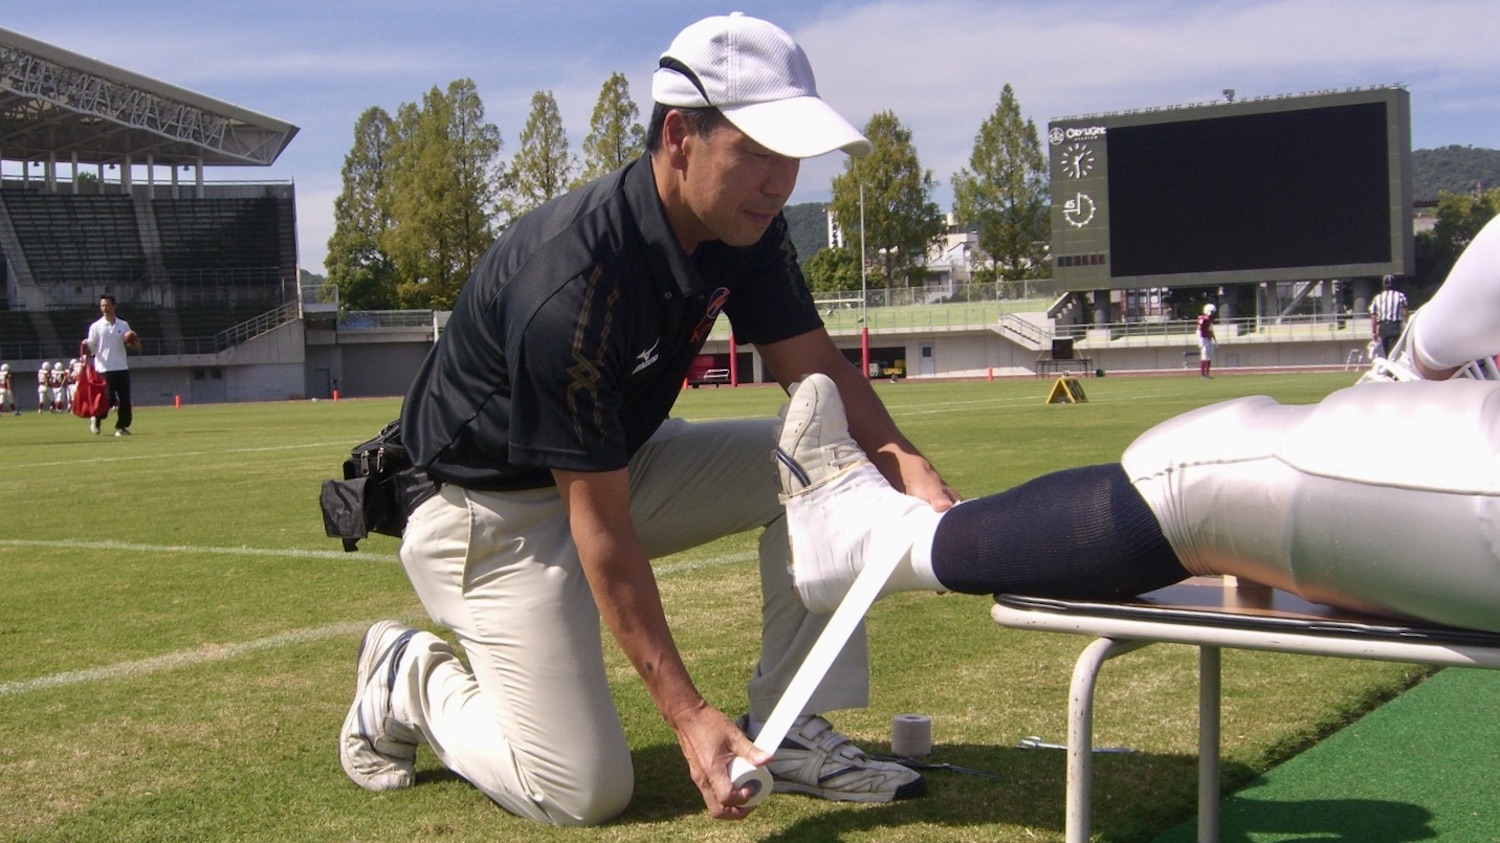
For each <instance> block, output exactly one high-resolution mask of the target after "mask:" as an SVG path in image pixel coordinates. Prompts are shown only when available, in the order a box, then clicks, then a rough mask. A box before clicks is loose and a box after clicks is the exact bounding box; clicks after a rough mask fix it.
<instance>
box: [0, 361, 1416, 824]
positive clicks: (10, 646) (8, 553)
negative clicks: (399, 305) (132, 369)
mask: <svg viewBox="0 0 1500 843" xmlns="http://www.w3.org/2000/svg"><path fill="white" fill-rule="evenodd" d="M1351 380H1352V378H1351V376H1349V375H1345V374H1338V375H1314V374H1290V375H1274V376H1273V375H1265V376H1226V377H1219V378H1216V379H1214V380H1211V381H1204V380H1201V379H1199V378H1196V377H1162V378H1147V377H1137V378H1104V379H1098V380H1087V381H1084V382H1083V385H1084V387H1085V389H1086V393H1087V397H1088V399H1089V400H1088V402H1087V403H1083V404H1075V405H1047V404H1045V403H1044V399H1045V397H1046V395H1047V393H1048V391H1049V388H1050V386H1051V383H1050V382H1048V381H1045V380H1015V381H996V382H966V383H919V382H910V381H908V382H903V383H899V384H888V383H880V384H878V385H877V388H878V389H879V390H880V392H881V393H882V395H883V397H884V398H885V399H886V401H887V403H888V404H889V406H890V407H891V409H892V413H893V415H894V416H895V417H896V419H897V421H898V422H899V423H900V424H901V425H902V426H903V427H904V428H905V429H906V430H907V431H908V433H909V434H910V435H911V437H912V439H913V440H915V441H916V442H917V443H918V444H919V445H920V446H921V447H922V448H923V449H924V451H926V452H927V453H928V455H929V456H931V457H932V458H933V460H934V461H935V462H936V463H937V464H938V466H939V467H940V468H942V469H943V471H944V473H945V474H946V475H947V476H948V478H949V480H950V481H951V482H952V483H953V484H954V485H955V486H956V487H957V488H958V489H959V490H960V491H961V492H962V493H963V494H965V495H967V496H978V495H982V494H985V493H988V492H992V491H996V490H999V489H1003V488H1006V487H1008V486H1011V485H1014V484H1016V483H1018V482H1021V481H1023V480H1026V479H1028V478H1030V477H1033V476H1035V475H1037V474H1040V473H1043V472H1046V471H1049V470H1054V469H1059V468H1065V467H1069V466H1076V465H1083V464H1089V463H1098V462H1112V461H1115V460H1116V459H1117V458H1118V456H1119V454H1120V452H1121V451H1122V450H1123V448H1124V447H1125V446H1126V445H1127V444H1128V443H1129V442H1130V440H1131V439H1132V438H1133V437H1134V436H1135V435H1136V434H1138V433H1139V432H1141V431H1142V430H1144V429H1145V428H1147V427H1148V426H1150V425H1151V424H1153V423H1155V422H1158V421H1160V420H1162V419H1165V418H1167V417H1169V416H1172V415H1174V414H1177V413H1179V412H1182V411H1185V410H1188V409H1191V408H1193V407H1196V406H1200V405H1202V404H1205V403H1209V402H1211V401H1215V400H1220V399H1224V398H1229V397H1234V396H1237V395H1244V394H1252V393H1264V394H1270V395H1274V396H1276V397H1278V398H1280V399H1281V400H1283V401H1287V402H1310V401H1315V400H1317V399H1318V398H1320V397H1322V396H1323V395H1325V394H1327V393H1328V392H1329V391H1331V390H1333V389H1336V388H1338V387H1341V386H1344V385H1346V384H1348V383H1350V382H1351ZM780 399H781V395H780V393H779V392H778V391H776V390H774V389H771V388H765V387H750V388H743V389H736V390H731V389H701V390H690V391H688V392H686V393H685V394H684V396H683V399H682V401H681V402H680V404H679V408H678V410H679V413H680V414H681V415H684V416H686V417H689V418H698V419H707V418H723V417H738V416H746V415H757V414H772V413H774V412H775V411H776V408H777V406H778V405H779V403H780ZM396 412H397V402H396V401H394V400H379V401H376V400H371V401H342V402H328V401H324V402H319V403H312V402H297V403H285V404H261V405H228V406H204V407H183V408H181V409H173V408H143V409H140V410H138V411H137V414H136V423H135V425H134V430H135V432H136V435H135V436H133V437H131V438H128V439H116V438H114V437H111V436H108V435H105V436H99V437H95V436H91V435H89V433H88V429H87V425H86V424H85V423H84V422H83V421H81V420H78V419H75V418H73V417H71V416H68V417H63V416H37V415H35V414H29V415H26V416H23V417H20V418H13V417H8V416H7V417H4V418H0V454H3V458H4V462H3V465H4V472H3V480H0V644H3V650H0V653H3V656H0V805H3V806H4V807H5V809H4V811H0V839H3V840H12V841H64V840H66V841H94V840H124V841H221V840H222V841H230V840H233V841H285V840H310V841H341V840H360V841H376V840H379V841H401V840H418V839H424V840H425V839H443V840H451V841H469V840H474V841H478V840H485V841H493V840H540V841H565V840H590V841H596V840H597V841H662V840H666V841H700V840H713V841H750V840H755V841H783V840H784V841H792V840H796V841H803V840H830V841H831V840H840V841H934V840H936V841H971V840H996V841H1037V840H1043V841H1046V840H1061V839H1062V819H1063V763H1064V758H1063V755H1062V754H1061V753H1058V752H1055V751H1024V750H1018V749H1015V748H1014V744H1015V742H1016V741H1017V740H1018V739H1020V738H1021V737H1023V736H1026V735H1040V736H1043V737H1045V738H1047V739H1049V740H1056V741H1059V742H1060V741H1061V740H1062V739H1063V738H1064V736H1065V731H1066V715H1065V709H1066V699H1067V682H1068V677H1069V673H1070V671H1071V669H1072V663H1073V660H1074V658H1076V656H1077V654H1078V652H1079V650H1080V649H1081V648H1082V647H1083V645H1084V644H1085V643H1086V641H1085V640H1084V639H1082V638H1079V637H1075V636H1062V635H1050V634H1046V633H1036V632H1021V631H1013V630H1004V629H1001V628H999V627H997V626H996V625H995V624H994V623H993V622H991V621H990V619H989V615H988V608H989V607H988V602H987V601H986V600H984V599H982V598H977V597H967V596H959V595H929V594H907V595H896V596H894V597H892V598H889V599H888V600H885V601H883V602H882V603H880V604H879V605H877V606H876V607H875V608H874V610H873V611H872V612H871V614H870V617H869V630H870V639H871V648H872V655H873V660H874V664H875V668H874V669H875V673H874V684H873V704H872V706H871V708H870V709H868V710H865V711H853V712H840V713H834V714H833V715H832V719H833V720H834V722H835V723H836V724H837V725H838V726H839V727H840V728H841V729H842V730H844V731H845V732H847V733H849V734H850V735H851V736H853V737H855V738H856V739H857V740H858V741H859V742H860V743H861V744H863V745H864V746H865V747H866V748H868V749H869V750H871V751H874V752H881V751H885V750H887V749H888V748H889V747H888V741H889V737H890V724H891V718H892V717H893V716H894V715H895V714H897V713H902V712H920V713H925V714H928V715H930V716H931V717H932V718H933V724H934V725H933V733H934V740H935V744H936V747H935V750H934V753H933V756H932V757H931V759H930V760H931V761H933V762H946V763H949V764H953V765H957V766H961V767H967V768H973V769H977V770H984V771H988V772H991V773H993V774H995V775H997V776H999V779H998V780H996V779H993V778H989V777H982V776H975V775H967V774H960V773H954V772H951V771H945V770H935V771H933V772H931V773H929V774H928V776H929V782H930V788H929V794H928V796H926V797H924V798H922V799H918V800H912V801H910V802H903V803H897V804H892V805H881V806H853V805H847V804H833V803H827V802H821V801H817V800H812V799H806V798H800V797H775V798H773V799H772V800H770V801H769V802H768V803H767V804H766V805H765V806H764V807H762V808H761V809H760V810H758V811H757V812H756V813H755V814H754V815H753V816H752V817H751V818H750V819H748V820H746V821H744V822H740V823H722V822H717V821H714V820H710V819H708V818H707V817H706V816H705V815H704V813H703V811H702V805H701V803H700V802H699V799H698V796H697V793H696V791H695V789H694V788H693V786H692V784H691V783H690V782H689V781H688V779H687V776H686V766H685V764H684V763H683V761H682V759H681V757H680V755H679V753H678V749H677V745H676V743H675V741H674V740H673V738H672V736H671V734H670V732H669V730H667V729H666V727H665V726H664V725H663V724H662V723H661V721H660V719H659V718H658V717H657V715H656V713H655V710H654V708H653V706H652V705H651V703H650V701H649V699H648V698H647V697H646V695H645V693H644V692H643V690H642V688H641V685H640V683H639V681H638V680H637V679H636V677H635V675H634V673H633V672H632V671H631V669H630V667H629V666H628V664H626V662H625V661H624V659H623V658H620V657H619V654H618V651H617V649H616V648H614V647H613V644H612V642H611V644H610V645H609V647H608V651H609V653H610V656H611V659H612V661H611V669H612V671H613V680H614V688H615V695H616V699H617V702H618V705H619V708H620V710H621V713H622V716H623V718H624V721H625V725H626V730H627V732H628V734H629V735H630V739H631V743H632V747H633V749H634V753H635V762H636V768H637V793H636V798H635V801H634V803H633V804H632V806H631V808H630V810H629V811H628V812H627V813H626V814H625V815H624V816H623V817H621V818H620V819H619V820H617V821H616V822H614V823H613V824H611V825H608V826H606V827H603V828H596V829H574V830H562V829H552V828H547V827H543V826H540V825H537V824H533V823H529V822H525V821H521V820H517V819H515V818H514V817H511V816H509V815H507V814H505V813H504V812H503V811H501V810H500V809H498V808H496V807H494V806H493V805H492V804H490V803H489V802H488V801H487V800H486V799H485V798H484V797H482V796H481V795H480V794H479V793H478V792H477V791H474V790H473V789H471V788H470V787H469V786H468V785H467V784H466V783H464V782H463V781H461V780H459V779H457V778H455V777H453V776H452V775H451V774H449V773H447V772H446V771H445V770H443V769H442V767H441V766H440V765H439V764H438V763H437V761H436V760H435V759H434V758H433V757H432V756H431V755H430V754H429V753H427V752H426V750H423V754H422V755H420V756H419V758H418V780H419V786H418V787H415V788H412V789H408V790H404V791H399V792H393V793H387V794H373V793H368V792H366V791H363V790H361V789H359V788H357V787H356V786H355V785H353V784H352V783H350V782H349V781H348V780H347V779H346V778H345V777H344V774H343V772H342V771H341V769H340V767H339V763H338V759H337V755H336V751H335V740H336V736H337V733H338V730H339V726H340V724H341V722H342V720H343V717H344V714H345V711H346V710H347V707H348V705H349V701H350V699H351V695H352V691H353V687H352V686H353V673H354V653H355V648H356V647H357V644H358V641H359V637H360V635H361V633H362V632H363V630H364V628H365V627H366V626H367V625H368V624H369V623H370V622H372V621H374V620H378V619H380V618H385V617H394V618H399V619H402V620H404V621H407V622H409V623H414V624H418V625H423V624H425V623H426V618H425V615H424V614H423V612H422V609H421V606H420V605H419V603H418V602H417V600H416V598H415V597H414V596H413V594H412V592H411V588H410V586H409V585H408V584H407V582H406V579H405V576H404V574H403V573H402V571H401V569H400V566H399V565H398V564H397V563H396V562H395V556H394V554H395V547H396V542H395V540H393V539H389V538H386V537H381V536H376V537H372V538H371V539H369V540H367V541H366V542H364V543H363V544H362V550H361V551H360V552H358V553H352V554H345V553H342V552H341V551H340V550H339V544H338V542H337V541H336V540H334V539H328V538H326V537H324V535H323V530H322V525H321V520H320V516H319V514H318V510H317V503H316V498H317V492H318V488H319V485H320V484H321V482H322V481H323V480H324V479H325V478H327V477H332V476H334V475H335V474H336V472H337V471H338V466H339V463H340V461H341V460H342V459H343V457H344V455H345V454H346V453H347V451H348V448H349V447H350V446H351V445H353V444H355V443H356V442H358V441H361V440H363V439H365V438H367V437H369V436H370V435H373V434H374V433H375V432H376V431H377V430H378V429H379V428H380V426H381V425H382V424H383V423H385V422H386V421H388V420H389V419H391V418H393V417H394V416H395V414H396ZM753 542H754V537H753V535H751V534H745V535H741V536H735V537H731V538H729V539H726V540H723V541H721V542H718V543H716V544H714V545H711V546H708V547H704V548H701V549H699V550H696V551H693V552H689V553H685V554H680V555H678V556H675V557H671V558H667V559H662V560H658V562H657V565H658V569H659V576H660V580H661V585H662V591H663V596H664V599H665V601H666V603H667V607H668V612H669V615H670V619H671V621H672V624H673V627H674V630H675V632H676V635H677V637H678V641H679V643H680V645H681V647H682V648H683V650H684V653H685V655H686V658H687V661H688V663H689V666H690V668H691V669H692V670H693V673H694V676H695V678H696V680H697V682H698V684H699V687H700V689H701V690H702V691H703V692H704V694H705V695H706V696H707V697H708V698H709V701H710V702H711V703H713V704H715V705H717V706H719V707H720V708H722V709H724V710H725V711H726V712H728V713H730V714H731V715H734V714H737V713H738V712H740V711H741V710H742V709H743V705H744V691H743V681H744V678H745V676H746V675H747V673H748V671H749V670H750V669H751V667H752V659H753V654H754V653H755V652H756V645H755V634H756V625H757V623H758V600H759V597H758V584H757V583H756V581H755V576H754V570H755V564H754V561H753V560H754V544H753ZM1224 660H1225V671H1224V686H1225V687H1224V697H1225V711H1224V766H1225V772H1226V779H1227V780H1228V781H1229V782H1230V783H1231V784H1233V783H1236V782H1243V781H1246V780H1248V779H1249V778H1250V777H1251V776H1253V775H1254V774H1255V773H1257V772H1259V771H1261V770H1263V769H1265V768H1266V767H1267V766H1269V765H1272V764H1274V763H1276V762H1277V761H1280V760H1283V759H1285V758H1286V757H1288V756H1289V755H1291V754H1293V753H1295V752H1296V751H1298V750H1300V749H1302V748H1304V747H1306V746H1307V745H1309V743H1310V742H1312V741H1314V740H1316V739H1317V738H1318V737H1320V736H1322V735H1325V734H1327V733H1329V732H1330V731H1331V730H1333V729H1336V728H1337V727H1338V726H1339V725H1341V724H1343V723H1345V722H1348V721H1349V720H1350V719H1351V718H1352V717H1353V716H1355V715H1357V714H1358V713H1360V712H1362V711H1365V710H1367V709H1368V708H1370V707H1371V706H1373V705H1375V704H1377V703H1378V702H1380V701H1382V700H1384V699H1387V698H1389V697H1390V696H1391V695H1393V694H1395V693H1398V692H1399V691H1400V690H1401V689H1402V688H1404V687H1406V686H1408V685H1410V684H1411V683H1412V682H1414V681H1416V680H1418V679H1420V678H1421V676H1422V675H1423V673H1422V670H1421V669H1419V668H1416V667H1411V666H1405V665H1393V664H1383V663H1374V662H1360V661H1352V660H1340V659H1320V658H1308V657H1294V656H1280V655H1275V654H1265V653H1246V652H1238V651H1231V652H1226V653H1225V655H1224ZM1195 676H1196V673H1195V657H1194V653H1193V651H1192V650H1191V649H1189V648H1186V647H1177V646H1171V645H1162V646H1157V647H1151V648H1147V649H1146V650H1143V651H1141V652H1139V653H1136V654H1132V655H1130V656H1127V657H1125V658H1123V659H1122V660H1121V661H1120V662H1119V663H1118V665H1117V666H1115V667H1113V668H1112V669H1111V670H1109V671H1106V672H1105V675H1104V677H1103V680H1102V682H1101V686H1100V689H1099V705H1098V713H1097V716H1096V723H1095V725H1096V733H1097V741H1098V743H1099V744H1100V745H1123V746H1130V747H1134V748H1137V749H1139V750H1141V752H1140V753H1139V754H1135V755H1130V756H1101V758H1100V759H1099V763H1098V764H1097V774H1096V781H1095V790H1094V793H1095V799H1094V804H1095V810H1094V816H1095V822H1094V828H1095V829H1096V830H1097V832H1098V834H1099V835H1100V838H1101V839H1107V840H1111V841H1144V840H1150V839H1151V838H1152V837H1154V836H1155V835H1156V834H1157V833H1159V832H1160V831H1162V830H1164V829H1166V828H1168V827H1170V826H1171V825H1173V824H1174V823H1175V822H1177V821H1179V820H1181V819H1183V818H1184V817H1186V816H1189V815H1190V814H1191V811H1192V806H1193V804H1194V795H1195V787H1196V779H1195V776H1196V725H1195V714H1194V712H1195V711H1196V702H1195V701H1196V693H1197V691H1196V680H1195Z"/></svg>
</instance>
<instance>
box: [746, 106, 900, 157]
mask: <svg viewBox="0 0 1500 843" xmlns="http://www.w3.org/2000/svg"><path fill="white" fill-rule="evenodd" d="M719 111H720V112H722V113H723V115H724V117H725V118H726V119H728V120H729V122H731V123H733V124H734V125H735V126H736V127H737V128H738V129H739V130H740V131H742V132H744V133H745V134H747V135H749V136H750V138H751V139H752V140H754V141H755V142H756V143H759V144H760V145H761V146H764V147H765V148H766V149H769V150H771V151H772V152H776V153H779V154H781V155H785V156H787V157H788V158H815V157H817V156H819V155H826V154H828V153H830V152H833V151H834V150H836V149H842V150H843V151H845V152H847V153H849V154H850V155H853V156H855V157H856V158H858V157H863V156H865V155H869V154H870V151H871V150H872V149H874V147H873V146H871V144H870V141H869V140H868V139H867V138H865V136H864V135H862V134H860V132H859V130H858V129H856V128H854V127H853V126H852V125H850V124H849V121H848V120H845V119H844V118H843V117H842V116H840V115H839V113H838V112H837V111H834V110H833V108H832V107H831V106H830V105H828V103H826V102H823V100H821V99H819V98H817V97H794V98H791V99H784V100H776V101H774V102H761V103H751V104H749V105H735V106H720V107H719Z"/></svg>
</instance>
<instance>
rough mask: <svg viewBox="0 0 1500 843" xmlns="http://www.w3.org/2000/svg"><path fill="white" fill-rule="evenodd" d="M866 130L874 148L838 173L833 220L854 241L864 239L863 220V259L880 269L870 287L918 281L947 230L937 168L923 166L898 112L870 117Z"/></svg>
mask: <svg viewBox="0 0 1500 843" xmlns="http://www.w3.org/2000/svg"><path fill="white" fill-rule="evenodd" d="M864 133H865V137H867V138H869V139H870V143H871V145H872V146H873V147H874V150H873V151H872V152H871V153H870V154H869V155H867V156H865V157H863V158H853V157H851V158H849V159H848V161H847V162H845V164H844V172H842V173H840V174H839V175H837V176H834V178H833V202H832V203H831V204H832V206H833V215H834V219H836V220H838V222H839V226H840V227H841V228H842V229H843V230H844V234H845V237H846V238H847V242H849V243H851V244H858V243H860V242H861V240H860V221H861V219H863V221H864V223H863V224H864V240H863V242H864V246H865V249H866V250H867V253H866V255H865V256H864V259H865V260H871V261H873V265H874V266H875V267H876V270H877V271H876V272H875V273H873V274H872V275H871V276H870V281H871V286H882V285H883V284H885V283H899V284H912V283H916V282H919V281H920V280H921V278H922V274H923V269H922V265H923V263H924V261H925V260H926V256H927V250H928V248H929V247H930V246H931V245H932V244H933V243H935V242H936V241H937V239H938V238H939V237H940V236H942V233H943V217H942V212H941V211H939V210H938V206H937V203H935V202H933V201H932V190H933V184H934V183H933V180H932V171H931V170H924V169H922V167H921V164H920V163H919V162H918V160H917V150H916V148H915V147H914V146H912V141H911V131H910V130H909V129H907V128H905V127H904V126H902V125H901V121H900V120H898V119H897V118H896V115H895V113H893V112H890V111H882V112H880V113H879V114H876V115H875V116H874V117H871V118H870V122H869V123H867V124H865V129H864ZM861 186H863V189H864V190H863V192H864V198H863V206H864V208H863V214H861V198H860V188H861ZM856 248H858V246H857V245H856Z"/></svg>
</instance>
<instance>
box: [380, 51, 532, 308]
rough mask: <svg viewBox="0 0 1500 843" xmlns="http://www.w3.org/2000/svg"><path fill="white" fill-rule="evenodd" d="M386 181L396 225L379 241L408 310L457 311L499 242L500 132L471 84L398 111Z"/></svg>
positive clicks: (455, 85)
mask: <svg viewBox="0 0 1500 843" xmlns="http://www.w3.org/2000/svg"><path fill="white" fill-rule="evenodd" d="M395 125H396V134H397V141H396V143H395V144H394V145H393V150H392V155H391V157H392V164H391V172H390V174H389V176H388V179H387V196H388V201H387V207H388V209H389V213H390V218H391V221H392V224H391V226H390V227H388V228H387V229H386V230H385V232H384V234H383V236H381V237H380V238H379V242H380V246H381V247H382V248H383V249H384V250H385V251H386V252H388V253H389V254H390V256H391V258H392V260H393V261H394V262H395V265H396V271H397V277H398V279H399V281H398V284H397V289H396V293H397V299H398V301H399V303H400V304H401V305H402V306H403V307H412V308H434V309H446V308H449V307H452V305H453V301H454V299H456V298H457V297H458V291H459V290H460V289H461V288H462V287H463V283H464V281H465V280H467V279H468V277H469V273H470V272H472V271H473V269H474V266H475V265H476V264H477V263H478V262H479V259H480V257H481V256H483V254H484V251H485V249H487V248H489V245H490V243H491V242H492V241H493V240H494V229H493V227H492V224H491V219H492V215H493V213H494V211H495V203H496V199H497V197H498V191H499V190H500V188H501V187H502V185H503V183H502V182H501V181H500V179H499V176H498V175H497V159H498V156H499V153H500V146H501V144H500V130H499V129H497V128H495V126H494V125H492V124H489V123H486V122H484V104H483V103H482V102H481V101H480V99H479V93H478V91H477V90H476V89H475V87H474V82H473V80H470V79H460V80H455V81H453V82H451V83H449V85H448V90H447V92H446V93H444V92H441V91H439V90H438V89H437V88H435V87H434V88H433V89H432V90H430V91H429V92H428V93H427V95H426V96H425V97H423V100H422V104H421V106H417V105H415V104H411V103H406V104H403V105H402V106H401V107H400V109H399V110H398V111H397V115H396V120H395Z"/></svg>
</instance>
